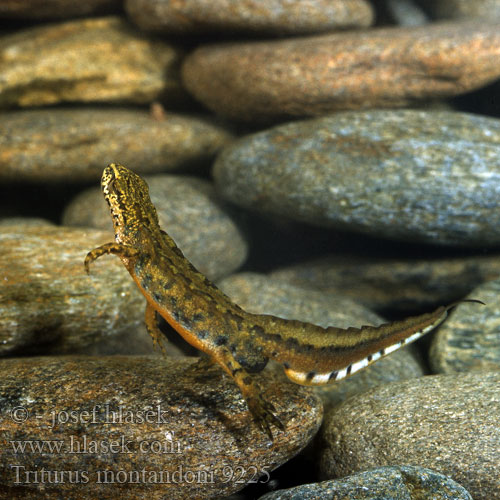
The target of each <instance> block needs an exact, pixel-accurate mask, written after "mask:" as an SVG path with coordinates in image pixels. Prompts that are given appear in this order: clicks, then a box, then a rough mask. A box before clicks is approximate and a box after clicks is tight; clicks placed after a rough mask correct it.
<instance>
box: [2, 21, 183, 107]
mask: <svg viewBox="0 0 500 500" xmlns="http://www.w3.org/2000/svg"><path fill="white" fill-rule="evenodd" d="M180 56H181V54H180V52H179V50H178V49H176V48H174V47H173V46H172V45H169V44H168V43H165V42H162V41H159V40H151V39H148V38H147V37H145V36H144V35H142V34H141V33H139V32H137V31H136V30H134V29H132V28H131V27H130V26H129V25H128V24H127V23H126V22H125V21H124V20H122V19H120V18H117V17H107V18H95V19H85V20H81V21H68V22H64V23H58V24H51V25H46V26H41V27H36V28H29V29H26V30H22V31H18V32H17V33H14V34H11V35H6V36H4V37H2V38H0V74H1V75H2V79H1V81H0V106H2V107H11V106H23V107H27V106H43V105H47V104H57V103H61V102H117V101H120V102H124V101H125V102H130V103H147V102H151V101H152V100H154V99H158V98H160V97H161V96H166V97H170V98H174V97H177V98H178V97H179V96H180V95H181V94H182V91H181V88H180V82H179V78H178V71H177V66H178V64H179V60H180Z"/></svg>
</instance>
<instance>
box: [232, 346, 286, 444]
mask: <svg viewBox="0 0 500 500" xmlns="http://www.w3.org/2000/svg"><path fill="white" fill-rule="evenodd" d="M222 356H223V359H222V363H223V367H224V369H225V370H226V371H227V372H228V373H229V375H231V377H233V379H234V381H235V382H236V383H237V384H238V387H239V388H240V390H241V393H242V394H243V397H244V398H245V400H246V402H247V404H248V408H249V410H250V413H251V414H252V416H253V418H254V420H255V423H256V424H257V425H258V426H259V427H260V429H261V430H262V431H264V432H266V433H267V435H268V436H269V439H270V440H271V441H273V433H272V431H271V424H273V425H275V426H276V427H277V428H278V429H280V430H282V431H283V430H285V427H284V425H283V423H282V422H281V420H280V419H279V418H278V417H277V416H276V415H275V414H274V413H275V412H276V409H275V407H274V406H273V405H272V404H271V403H270V402H269V401H266V400H265V399H264V398H263V397H262V394H261V390H260V388H259V387H258V385H257V383H256V382H255V380H254V378H253V377H252V375H250V373H248V372H247V371H246V370H245V368H243V366H241V364H240V363H238V361H236V359H234V356H233V355H232V354H231V353H230V352H229V351H227V350H225V351H224V353H223V355H222Z"/></svg>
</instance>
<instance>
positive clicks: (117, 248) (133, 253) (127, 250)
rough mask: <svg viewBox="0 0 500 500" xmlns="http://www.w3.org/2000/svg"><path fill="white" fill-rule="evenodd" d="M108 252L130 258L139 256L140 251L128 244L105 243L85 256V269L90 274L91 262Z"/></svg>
mask: <svg viewBox="0 0 500 500" xmlns="http://www.w3.org/2000/svg"><path fill="white" fill-rule="evenodd" d="M107 254H113V255H117V256H118V257H126V258H128V259H131V258H133V257H137V256H138V254H139V252H138V251H137V250H136V249H135V248H132V247H129V246H127V245H122V244H120V243H115V242H111V243H105V244H104V245H101V246H100V247H97V248H94V250H91V251H90V252H89V253H88V254H87V256H86V257H85V261H84V263H83V265H84V266H85V271H86V272H87V274H90V263H91V262H93V261H94V260H96V259H98V258H99V257H101V256H103V255H107Z"/></svg>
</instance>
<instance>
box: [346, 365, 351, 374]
mask: <svg viewBox="0 0 500 500" xmlns="http://www.w3.org/2000/svg"><path fill="white" fill-rule="evenodd" d="M351 370H352V365H349V366H348V367H347V371H346V373H347V375H349V374H350V373H351Z"/></svg>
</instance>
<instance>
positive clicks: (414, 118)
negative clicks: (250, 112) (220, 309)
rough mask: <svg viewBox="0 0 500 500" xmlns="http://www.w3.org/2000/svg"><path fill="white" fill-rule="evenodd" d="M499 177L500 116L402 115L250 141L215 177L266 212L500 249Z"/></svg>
mask: <svg viewBox="0 0 500 500" xmlns="http://www.w3.org/2000/svg"><path fill="white" fill-rule="evenodd" d="M499 35H500V30H499ZM499 47H500V44H499ZM498 67H499V68H500V65H499V66H498ZM499 171H500V120H496V119H493V118H486V117H480V116H474V115H469V114H466V113H458V112H447V111H441V112H437V111H436V112H426V111H412V110H405V111H403V110H401V111H371V112H347V113H339V114H337V115H332V116H327V117H323V118H317V119H312V120H305V121H300V122H294V123H288V124H285V125H281V126H278V127H274V128H271V129H269V130H265V131H263V132H259V133H256V134H252V135H249V136H246V137H244V138H242V139H240V140H239V141H236V142H235V143H233V144H232V145H230V146H228V147H226V148H225V149H223V150H222V152H221V153H220V155H219V156H218V158H217V160H216V163H215V167H214V177H215V180H216V183H217V186H218V188H219V189H220V192H221V193H222V194H223V195H224V196H225V197H226V198H227V199H228V200H231V201H233V202H234V203H237V204H239V205H242V206H245V207H248V208H254V209H258V210H260V211H263V212H270V213H275V214H280V215H286V216H288V217H292V218H295V219H300V220H305V221H308V222H310V223H313V224H321V225H325V226H331V227H335V228H340V229H349V230H357V231H361V232H364V233H370V234H374V235H377V236H378V237H386V238H392V239H399V240H407V241H421V242H427V243H434V244H436V243H439V244H455V245H469V246H479V247H484V246H498V245H499V244H500V211H498V210H496V207H497V204H498V191H499V190H500V173H499Z"/></svg>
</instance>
